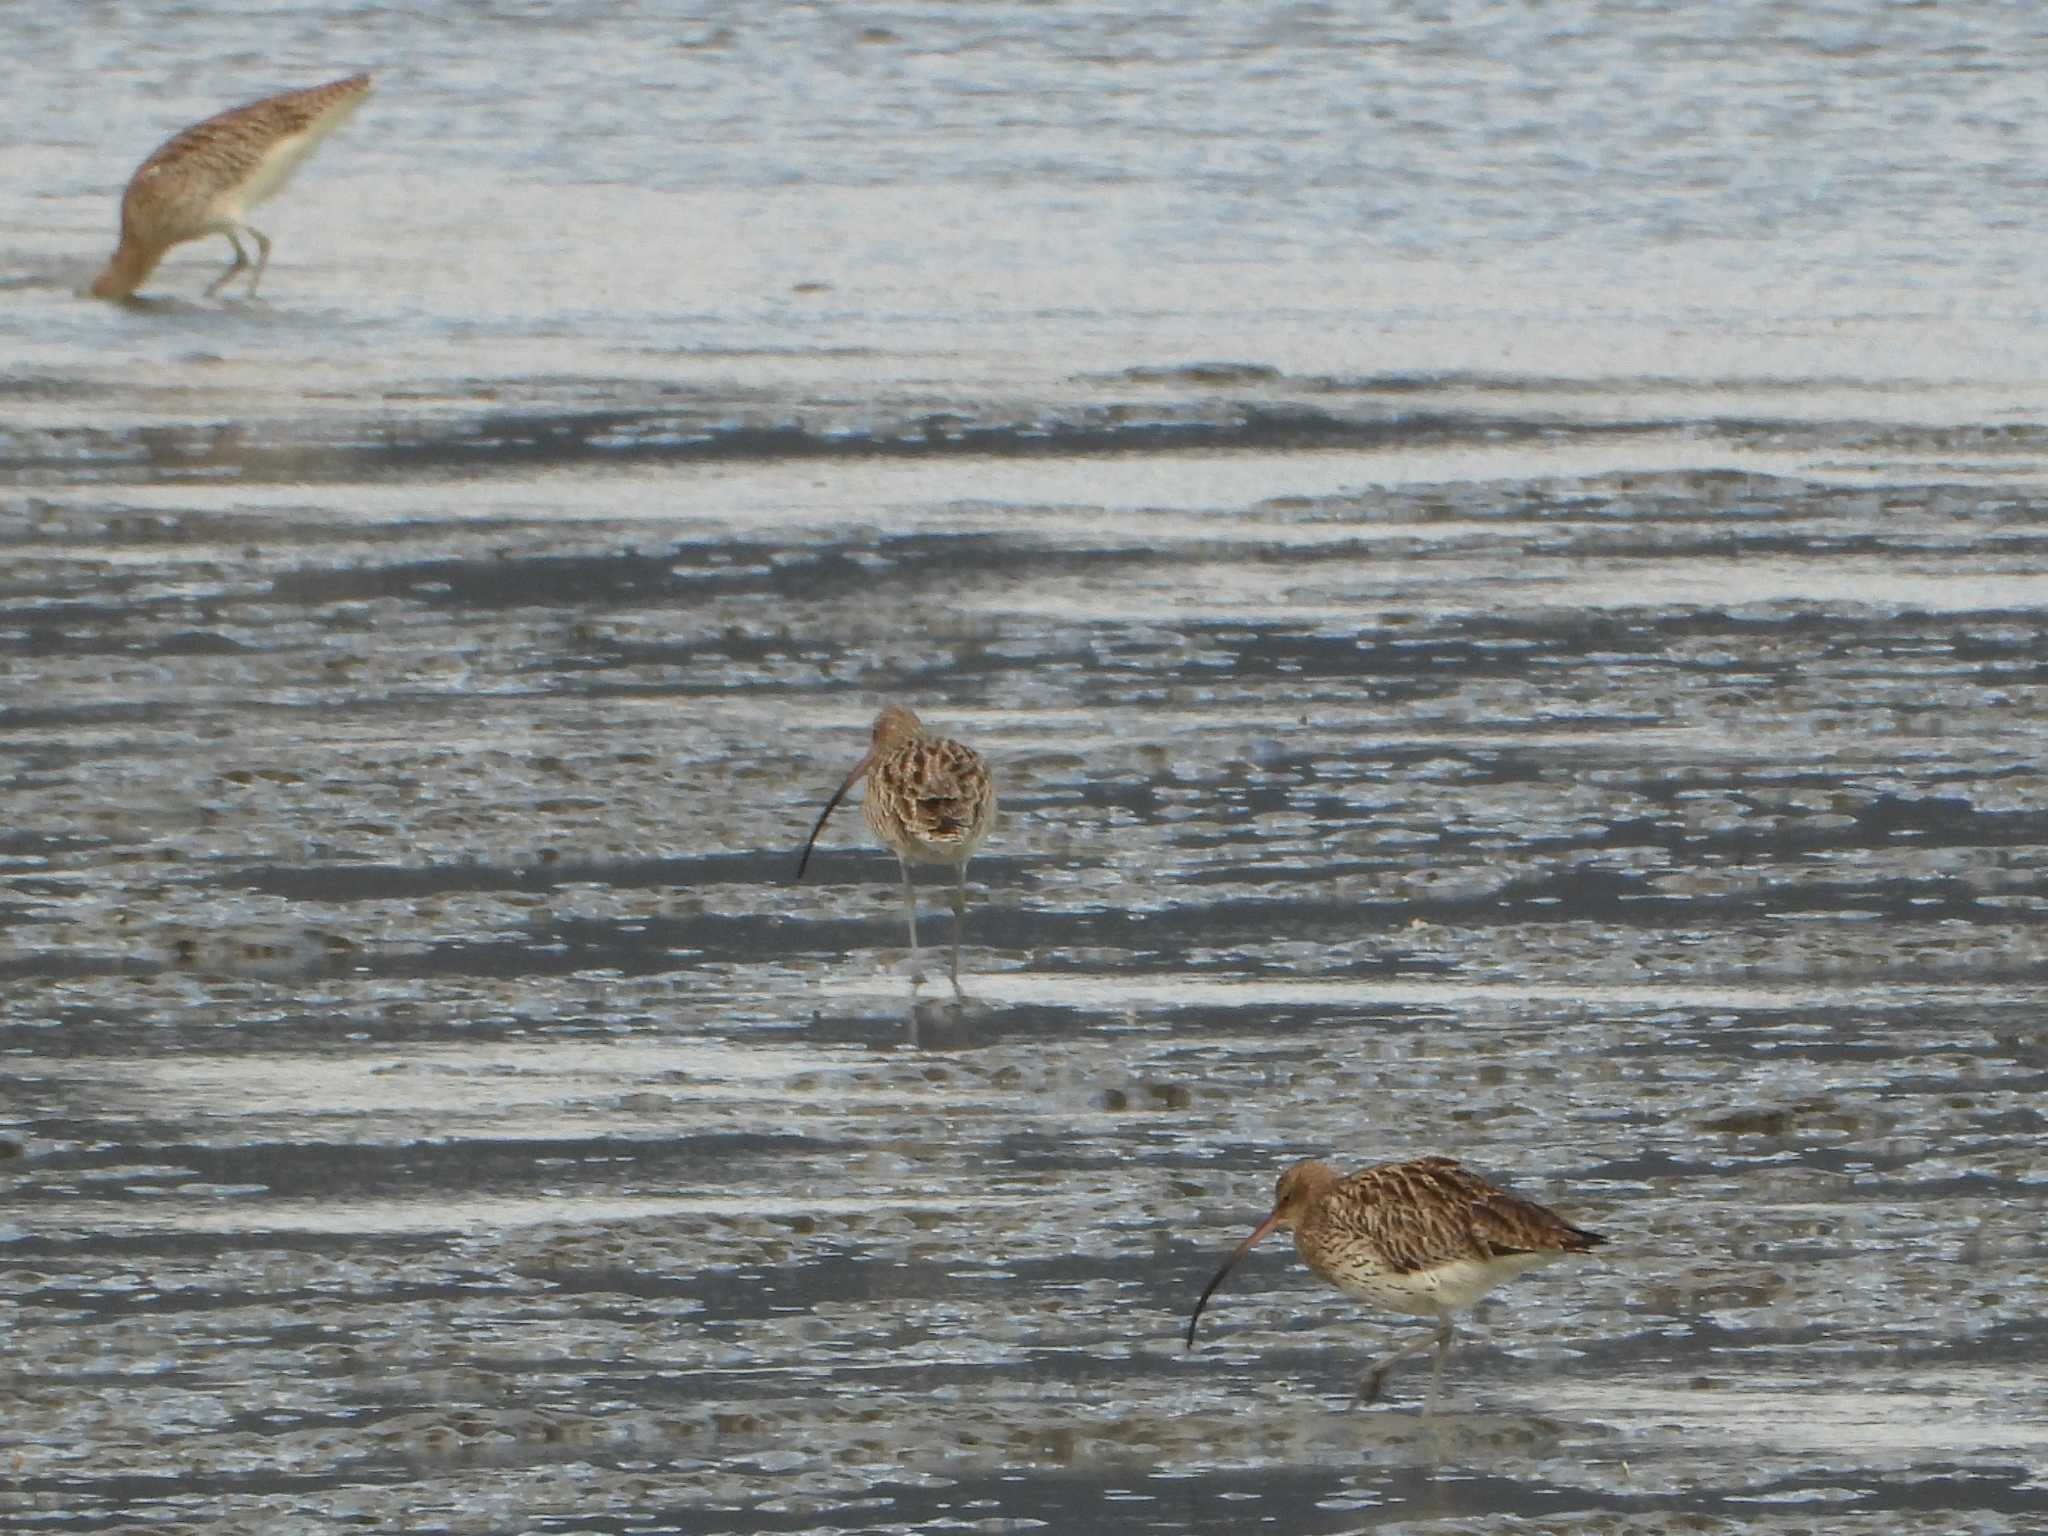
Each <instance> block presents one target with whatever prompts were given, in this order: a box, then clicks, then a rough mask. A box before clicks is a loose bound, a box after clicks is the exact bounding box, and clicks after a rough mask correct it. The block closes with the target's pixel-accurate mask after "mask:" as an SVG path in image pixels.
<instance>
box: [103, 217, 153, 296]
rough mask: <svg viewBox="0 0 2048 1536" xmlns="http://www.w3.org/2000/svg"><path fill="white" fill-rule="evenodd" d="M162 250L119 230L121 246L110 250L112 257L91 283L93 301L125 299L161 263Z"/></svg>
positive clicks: (125, 231)
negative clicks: (112, 252)
mask: <svg viewBox="0 0 2048 1536" xmlns="http://www.w3.org/2000/svg"><path fill="white" fill-rule="evenodd" d="M163 256H164V248H163V247H162V246H160V245H150V244H147V243H146V242H144V241H141V240H137V239H136V238H135V237H134V236H133V235H131V234H130V233H129V232H128V231H127V230H125V229H124V230H123V231H121V243H120V244H119V245H118V246H116V247H115V248H114V254H113V257H112V258H111V259H110V260H109V261H108V262H107V269H106V270H105V271H104V272H102V273H100V275H99V276H98V277H96V278H94V279H93V280H92V288H91V293H92V296H93V297H94V298H96V299H125V298H127V297H128V296H129V295H130V294H132V293H134V292H135V290H136V289H138V288H140V287H141V286H142V284H143V282H144V281H145V280H146V279H147V278H148V277H149V274H150V273H151V272H154V271H155V270H156V264H157V263H158V262H159V261H162V260H163Z"/></svg>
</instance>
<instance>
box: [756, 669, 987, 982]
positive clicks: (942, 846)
mask: <svg viewBox="0 0 2048 1536" xmlns="http://www.w3.org/2000/svg"><path fill="white" fill-rule="evenodd" d="M863 778H865V779H866V780H867V793H866V794H865V795H864V796H863V797H862V799H861V808H860V810H861V819H862V820H864V821H866V822H867V824H868V830H870V831H871V832H873V833H874V834H875V836H876V837H877V838H879V839H880V840H881V842H882V844H883V846H884V847H886V848H887V849H889V851H890V852H891V853H893V854H895V855H896V862H897V864H898V865H899V866H901V868H902V870H903V912H904V916H905V917H906V918H908V919H909V922H910V964H911V979H912V981H913V983H916V982H921V981H923V980H924V975H923V972H922V970H921V968H920V966H919V962H918V949H917V891H916V888H915V887H914V886H913V885H912V884H911V879H910V866H911V865H913V864H947V865H951V866H952V869H953V877H954V883H953V988H954V990H955V991H958V990H959V988H960V938H961V930H962V929H963V928H964V927H965V925H966V920H967V861H968V860H969V859H971V858H973V857H974V854H975V850H976V849H978V848H980V847H981V844H982V840H983V839H984V838H986V837H987V836H988V829H989V827H990V826H991V825H993V824H994V822H995V819H996V786H995V780H994V779H992V778H991V777H990V776H989V771H988V764H987V763H986V762H985V761H983V760H982V756H981V754H980V753H979V752H977V751H975V750H974V749H973V748H972V747H965V746H962V745H961V744H960V743H959V742H957V741H951V740H948V739H947V738H946V737H944V736H934V735H933V734H932V733H931V732H930V731H927V730H926V729H925V728H924V723H923V722H922V721H920V720H919V719H918V718H917V716H916V715H914V714H912V713H911V712H910V711H909V710H907V709H905V708H904V707H903V706H902V705H900V704H890V705H886V706H884V708H883V710H882V712H881V713H880V714H878V715H876V716H875V730H874V739H873V741H872V742H871V743H870V744H869V746H868V751H867V756H865V757H863V758H862V759H861V760H860V761H859V762H858V763H856V764H854V767H853V772H851V773H849V774H848V775H847V776H846V782H845V783H843V784H841V785H840V786H839V788H837V789H836V790H834V791H833V792H832V798H831V799H830V800H827V801H826V802H825V809H824V810H822V811H820V812H819V813H818V820H817V823H816V824H815V825H814V826H812V828H811V835H810V836H809V837H808V838H806V839H805V840H804V851H803V856H802V857H801V858H799V859H798V860H797V866H796V875H797V878H798V879H799V880H801V879H802V878H803V875H804V870H805V868H806V867H807V866H808V865H809V864H810V862H811V848H812V846H813V845H814V844H816V842H817V841H818V834H819V833H820V832H822V831H824V830H825V819H826V818H827V817H828V816H830V815H831V814H832V811H833V809H834V808H835V807H836V806H837V805H838V804H839V802H840V800H841V799H842V798H844V797H845V794H846V792H847V791H848V790H849V789H852V788H853V786H854V785H855V784H858V783H859V782H860V781H861V780H862V779H863Z"/></svg>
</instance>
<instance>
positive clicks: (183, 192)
mask: <svg viewBox="0 0 2048 1536" xmlns="http://www.w3.org/2000/svg"><path fill="white" fill-rule="evenodd" d="M371 83H372V82H371V77H370V76H369V75H367V74H363V75H351V76H350V77H349V78H348V79H346V80H334V81H330V82H329V83H328V84H326V85H316V86H311V87H308V88H307V89H305V90H298V91H285V92H283V93H281V94H279V95H276V96H266V97H265V98H263V99H262V100H261V101H252V102H249V103H248V104H247V105H245V106H239V107H231V108H229V109H228V110H227V111H225V112H219V113H216V114H215V115H214V116H212V117H209V118H207V119H205V120H204V121H203V122H198V123H194V124H192V125H191V126H190V127H189V128H183V129H180V130H179V131H178V132H177V133H175V134H173V135H171V137H170V138H168V139H166V140H165V141H164V142H163V143H162V144H160V145H158V146H157V148H156V149H155V151H153V152H152V153H151V154H150V156H149V158H148V159H146V160H144V161H143V162H142V164H141V165H140V166H139V167H137V168H136V171H135V174H134V175H133V176H132V177H131V178H129V182H128V186H127V190H126V191H125V192H124V193H123V194H122V198H121V241H120V245H119V246H118V247H117V248H116V250H115V252H114V255H113V258H112V259H111V260H110V261H109V262H108V263H107V267H106V270H105V271H103V272H102V273H101V274H100V275H99V277H97V278H96V279H95V280H94V281H93V284H92V290H91V291H92V292H93V293H94V294H95V295H96V296H98V297H100V298H126V297H127V296H128V295H129V294H132V293H133V292H134V291H135V289H136V288H138V287H139V286H140V285H141V284H142V282H143V280H144V279H145V278H147V277H148V276H149V274H150V272H151V271H152V270H154V269H155V267H156V264H157V263H158V262H159V261H160V260H162V258H163V254H164V252H165V251H167V250H169V249H170V248H171V247H172V246H174V245H177V244H180V243H182V242H183V241H186V240H197V239H199V238H200V237H202V236H204V235H210V234H216V233H218V234H226V235H228V236H229V238H230V239H233V237H234V236H233V232H234V230H235V229H237V228H239V227H242V225H241V221H242V220H243V219H244V218H245V217H246V214H247V206H248V205H249V204H253V203H256V202H260V201H262V199H263V198H264V197H266V196H268V195H269V194H270V193H272V192H274V191H276V190H277V189H278V188H279V187H281V186H282V185H283V184H284V181H285V180H286V179H287V178H288V176H289V175H290V172H291V169H292V168H293V167H294V166H296V165H297V164H298V163H299V162H300V161H301V160H303V159H304V158H305V156H306V155H308V154H310V153H311V152H312V150H313V148H314V146H315V145H316V144H317V143H318V142H319V140H320V139H321V138H322V137H324V136H325V135H326V134H327V133H328V132H331V131H332V130H333V129H334V128H336V127H338V126H340V124H341V123H343V122H345V121H346V120H347V119H348V117H349V115H350V114H351V113H353V112H354V110H355V109H356V107H358V106H359V105H361V103H362V101H363V98H364V97H366V96H367V95H368V94H369V92H370V87H371ZM244 232H246V233H250V234H255V233H256V232H255V231H253V230H246V229H245V230H244ZM258 238H259V239H262V237H261V236H258ZM264 248H265V250H266V251H267V249H268V244H267V241H265V242H264ZM237 251H238V252H239V251H240V247H239V244H238V245H237ZM241 264H242V263H241V259H240V257H239V255H238V258H237V262H236V267H235V268H234V269H231V271H232V270H238V269H239V268H240V266H241ZM258 270H259V273H260V270H261V265H260V263H259V269H258ZM216 286H218V285H217V284H216ZM253 290H254V282H253V280H252V283H251V291H252V292H253ZM209 291H211V290H209Z"/></svg>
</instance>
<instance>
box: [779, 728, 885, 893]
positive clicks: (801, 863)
mask: <svg viewBox="0 0 2048 1536" xmlns="http://www.w3.org/2000/svg"><path fill="white" fill-rule="evenodd" d="M874 761H875V754H874V753H872V752H870V753H869V754H868V755H867V756H866V757H863V758H862V759H861V760H860V761H859V762H857V763H855V764H854V765H853V772H851V773H849V774H848V775H847V776H846V782H845V783H844V784H842V785H840V786H839V787H838V788H837V789H835V790H833V791H832V798H831V799H830V800H827V801H826V802H825V809H823V810H822V811H820V812H818V820H817V822H816V823H815V824H814V825H813V826H812V828H811V835H810V836H809V837H807V838H805V839H804V851H803V855H802V857H800V858H799V859H798V860H797V861H796V877H797V879H799V880H801V879H803V877H804V871H805V870H806V869H808V868H809V867H810V863H811V847H812V845H813V844H815V843H816V842H817V841H818V834H819V833H820V832H822V831H824V830H825V819H826V818H827V817H828V816H830V815H831V814H832V813H833V812H834V811H835V810H837V809H838V808H839V802H840V801H842V800H844V799H845V798H846V792H847V791H848V790H849V789H851V788H853V786H854V785H856V784H858V783H859V782H860V779H861V775H862V774H864V773H866V772H867V771H868V769H869V768H871V767H873V766H874Z"/></svg>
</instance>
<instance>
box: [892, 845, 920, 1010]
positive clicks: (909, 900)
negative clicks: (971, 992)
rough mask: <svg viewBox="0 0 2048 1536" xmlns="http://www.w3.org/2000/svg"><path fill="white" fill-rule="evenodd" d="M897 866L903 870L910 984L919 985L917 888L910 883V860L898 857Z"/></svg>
mask: <svg viewBox="0 0 2048 1536" xmlns="http://www.w3.org/2000/svg"><path fill="white" fill-rule="evenodd" d="M896 863H897V866H898V867H899V868H900V869H901V870H902V871H903V916H904V917H905V918H906V919H907V920H908V921H909V923H910V984H911V985H912V986H913V987H915V986H921V985H922V984H923V982H924V962H923V961H922V960H921V959H919V957H918V952H917V890H916V888H915V887H914V886H912V885H911V883H910V861H909V860H908V859H903V858H899V859H897V861H896Z"/></svg>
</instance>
